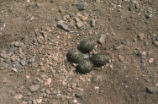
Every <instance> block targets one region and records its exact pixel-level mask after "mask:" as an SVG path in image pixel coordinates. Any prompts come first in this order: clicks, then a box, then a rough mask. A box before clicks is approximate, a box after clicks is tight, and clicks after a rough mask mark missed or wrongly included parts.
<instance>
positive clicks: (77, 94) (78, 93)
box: [75, 92, 83, 98]
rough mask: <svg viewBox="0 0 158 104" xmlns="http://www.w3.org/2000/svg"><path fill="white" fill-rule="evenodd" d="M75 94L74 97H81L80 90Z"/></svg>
mask: <svg viewBox="0 0 158 104" xmlns="http://www.w3.org/2000/svg"><path fill="white" fill-rule="evenodd" d="M75 96H76V98H81V97H82V96H83V94H82V93H81V92H77V93H76V94H75Z"/></svg>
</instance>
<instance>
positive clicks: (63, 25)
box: [57, 20, 70, 32]
mask: <svg viewBox="0 0 158 104" xmlns="http://www.w3.org/2000/svg"><path fill="white" fill-rule="evenodd" d="M57 27H59V28H61V29H63V30H65V31H67V32H69V31H70V28H69V27H68V25H67V24H66V23H65V21H63V20H60V21H57Z"/></svg>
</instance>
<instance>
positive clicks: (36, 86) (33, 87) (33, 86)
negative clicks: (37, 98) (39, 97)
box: [29, 84, 40, 92]
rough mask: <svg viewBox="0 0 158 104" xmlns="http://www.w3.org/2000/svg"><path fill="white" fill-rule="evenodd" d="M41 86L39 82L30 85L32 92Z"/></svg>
mask: <svg viewBox="0 0 158 104" xmlns="http://www.w3.org/2000/svg"><path fill="white" fill-rule="evenodd" d="M39 88H40V86H39V85H38V84H37V85H32V86H30V87H29V89H30V91H31V92H36V91H37V90H38V89H39Z"/></svg>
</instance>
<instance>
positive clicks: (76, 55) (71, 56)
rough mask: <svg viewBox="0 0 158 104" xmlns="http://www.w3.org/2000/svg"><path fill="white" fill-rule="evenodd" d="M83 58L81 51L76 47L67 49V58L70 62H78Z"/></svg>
mask: <svg viewBox="0 0 158 104" xmlns="http://www.w3.org/2000/svg"><path fill="white" fill-rule="evenodd" d="M83 58H84V56H83V53H81V52H80V51H79V50H78V49H76V48H74V49H71V50H69V52H68V53H67V59H68V61H70V62H74V63H79V62H80V61H82V60H83Z"/></svg>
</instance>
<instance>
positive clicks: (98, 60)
mask: <svg viewBox="0 0 158 104" xmlns="http://www.w3.org/2000/svg"><path fill="white" fill-rule="evenodd" d="M90 60H91V61H92V63H93V64H94V66H95V67H101V66H103V65H106V64H107V63H108V62H109V60H110V57H109V56H108V55H105V54H95V55H93V56H91V57H90Z"/></svg>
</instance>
